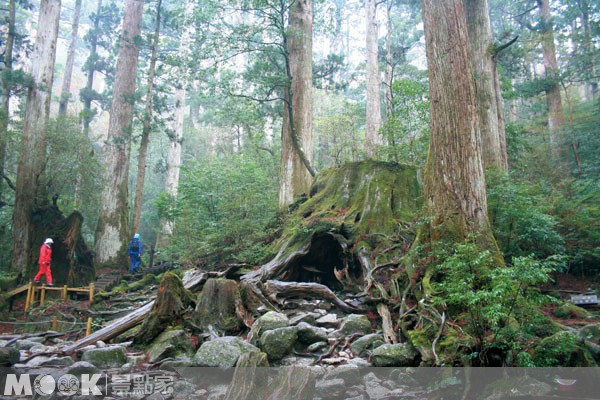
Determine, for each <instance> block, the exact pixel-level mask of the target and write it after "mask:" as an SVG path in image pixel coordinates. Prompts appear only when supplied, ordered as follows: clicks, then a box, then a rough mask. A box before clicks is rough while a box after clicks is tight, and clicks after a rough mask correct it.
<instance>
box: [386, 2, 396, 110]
mask: <svg viewBox="0 0 600 400" xmlns="http://www.w3.org/2000/svg"><path fill="white" fill-rule="evenodd" d="M393 4H394V2H393V1H392V0H387V4H386V5H387V7H386V9H387V15H386V24H387V34H386V38H385V113H386V116H387V117H386V118H389V116H391V115H392V113H393V111H394V110H393V108H394V107H393V100H394V98H393V94H392V84H393V83H394V54H393V53H392V5H393Z"/></svg>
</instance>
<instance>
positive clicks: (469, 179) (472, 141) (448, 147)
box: [421, 0, 495, 247]
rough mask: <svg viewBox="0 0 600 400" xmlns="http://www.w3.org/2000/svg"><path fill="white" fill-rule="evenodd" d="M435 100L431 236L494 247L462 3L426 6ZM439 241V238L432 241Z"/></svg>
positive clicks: (425, 2) (426, 0) (450, 0)
mask: <svg viewBox="0 0 600 400" xmlns="http://www.w3.org/2000/svg"><path fill="white" fill-rule="evenodd" d="M421 3H422V14H423V22H424V25H425V38H426V53H427V62H428V66H429V92H430V98H431V141H430V145H429V156H428V159H427V166H426V171H425V192H426V194H425V198H426V202H427V208H428V213H429V214H430V215H431V217H432V222H431V225H432V227H437V228H439V229H437V230H435V231H432V235H434V233H435V235H439V236H446V234H448V236H450V237H452V238H456V239H458V240H460V239H461V238H462V239H464V238H466V237H467V236H468V235H469V234H476V235H480V236H481V239H482V240H483V243H485V245H486V246H490V247H493V246H494V245H495V241H494V239H493V236H492V233H491V229H490V226H489V222H488V214H487V197H486V187H485V175H484V171H483V163H482V157H481V143H480V141H479V139H480V136H479V120H478V115H477V98H476V88H475V79H474V75H473V68H472V64H471V55H470V53H469V38H468V33H467V27H466V20H465V15H464V10H463V6H462V3H461V0H422V2H421ZM434 239H435V238H434Z"/></svg>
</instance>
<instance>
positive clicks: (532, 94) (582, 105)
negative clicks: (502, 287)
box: [0, 0, 600, 278]
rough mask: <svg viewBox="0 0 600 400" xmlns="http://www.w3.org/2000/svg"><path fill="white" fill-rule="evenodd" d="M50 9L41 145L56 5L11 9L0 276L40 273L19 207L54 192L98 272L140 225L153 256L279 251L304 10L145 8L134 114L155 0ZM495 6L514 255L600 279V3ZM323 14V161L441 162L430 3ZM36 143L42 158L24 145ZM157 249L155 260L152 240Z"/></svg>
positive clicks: (201, 262) (318, 64)
mask: <svg viewBox="0 0 600 400" xmlns="http://www.w3.org/2000/svg"><path fill="white" fill-rule="evenodd" d="M41 3H42V4H44V3H46V6H48V7H49V5H48V4H47V3H54V6H56V5H58V6H59V8H60V19H59V21H58V39H57V41H56V61H55V62H51V63H50V64H51V68H52V69H53V78H52V81H51V82H52V85H51V89H52V90H51V97H50V109H49V115H48V117H49V119H48V123H47V126H46V127H45V128H44V129H43V131H44V132H45V133H44V136H45V137H44V140H41V141H39V142H35V141H33V142H31V141H30V138H29V137H27V138H26V140H25V139H24V137H25V136H24V135H25V134H24V132H25V131H27V129H28V128H27V127H28V126H30V124H31V122H28V115H27V114H28V113H29V112H30V113H34V112H35V110H34V111H29V109H28V108H27V102H28V96H31V95H32V94H31V93H32V90H34V89H37V90H38V91H44V90H45V89H47V88H48V86H47V85H46V86H44V85H40V83H39V82H36V80H35V79H36V78H35V76H34V72H35V69H36V68H37V67H39V66H40V65H42V64H44V62H49V61H48V60H47V59H48V56H47V54H48V53H44V54H45V55H44V54H40V53H36V51H35V50H34V48H35V41H36V32H38V30H39V29H41V25H42V20H41V19H40V2H38V1H29V0H2V1H0V19H1V20H2V23H1V24H0V72H1V87H2V107H3V108H2V110H0V119H1V121H2V124H0V129H1V135H2V137H1V146H0V147H1V148H0V165H1V167H2V170H1V171H0V172H1V173H2V177H3V179H2V181H1V182H0V253H1V254H3V257H2V258H1V259H0V272H1V273H2V274H3V275H8V274H16V273H18V272H24V271H27V269H28V268H29V269H32V268H33V269H35V259H34V258H35V256H34V255H32V254H33V253H35V251H37V248H38V247H39V245H40V244H41V242H39V241H36V240H34V239H33V238H34V237H35V236H34V233H32V232H29V234H28V236H27V235H26V236H27V239H17V238H19V237H20V236H18V235H17V233H19V234H20V232H16V231H20V230H23V229H26V228H25V226H24V225H23V224H22V223H17V222H16V219H15V215H14V214H15V213H16V212H17V208H18V207H20V204H21V203H20V201H27V200H29V201H30V203H29V205H28V206H27V207H29V208H27V207H26V209H27V210H29V213H30V214H31V213H32V212H33V211H35V210H36V209H38V208H40V207H45V206H47V205H49V204H52V203H53V202H54V204H55V205H56V206H57V207H58V208H59V209H60V211H62V213H63V214H64V215H70V214H71V213H72V212H74V211H79V212H80V213H81V215H82V216H83V225H82V227H81V234H82V237H83V238H84V239H85V242H86V243H87V245H88V246H89V247H90V248H92V249H94V252H95V255H96V263H97V265H96V268H97V269H98V268H99V267H100V265H109V266H110V267H111V268H115V269H119V268H121V269H122V270H123V271H125V270H126V269H127V262H126V259H125V253H124V250H125V247H126V246H127V241H128V239H129V238H130V237H131V235H132V234H133V233H134V232H139V233H140V234H141V237H142V239H143V242H144V244H145V245H146V246H147V248H148V247H149V246H155V247H156V251H157V254H156V256H155V260H154V262H155V263H156V262H157V261H160V260H168V261H173V262H176V263H179V264H181V265H184V266H193V265H195V266H207V267H209V268H212V267H213V266H214V264H215V263H217V262H219V261H223V260H227V261H236V262H246V263H249V264H251V265H258V264H260V263H262V262H264V261H265V259H266V257H268V256H269V255H270V254H269V247H268V246H269V244H270V243H271V241H272V240H273V238H274V237H275V236H276V235H277V234H278V232H279V229H280V226H281V222H282V220H283V219H284V218H285V211H286V210H287V208H288V206H289V205H290V204H291V203H292V202H293V200H292V201H290V197H289V196H287V197H286V196H285V195H282V194H285V193H284V192H285V188H284V186H285V184H286V183H285V182H284V181H285V179H283V178H282V166H281V164H282V152H283V153H285V151H284V150H285V148H286V144H284V143H282V132H284V131H285V126H284V125H285V124H286V122H285V121H286V120H287V119H288V118H289V116H286V115H287V113H288V112H290V111H291V108H290V109H288V108H287V105H288V102H287V100H286V99H287V97H286V95H287V94H288V92H289V90H290V86H289V82H290V78H291V77H292V75H293V74H290V71H292V70H294V69H293V68H294V66H295V65H294V62H295V61H294V60H296V59H295V58H291V57H289V56H290V53H291V51H290V47H288V45H289V43H290V42H291V41H293V40H294V34H293V30H291V29H290V27H289V26H288V22H289V21H290V16H289V11H290V9H291V7H292V5H293V3H294V2H292V3H290V2H288V1H287V0H239V1H234V0H231V1H212V0H206V1H200V2H198V1H192V0H187V1H180V0H177V1H174V0H156V1H150V0H147V1H145V2H143V17H142V23H141V25H140V32H139V34H136V35H134V36H133V43H130V47H132V48H133V47H137V49H138V50H139V57H137V58H135V57H134V59H135V60H136V63H134V64H131V65H130V66H129V68H128V69H127V68H125V70H126V71H129V72H130V73H131V72H134V74H133V77H132V78H131V77H130V78H131V79H133V82H134V83H135V92H134V93H125V95H121V96H120V97H119V100H120V101H122V102H123V104H121V106H118V105H115V103H116V102H115V98H114V96H113V93H114V91H115V90H116V86H117V85H115V82H116V81H117V80H118V79H116V75H117V73H118V71H117V69H118V63H117V59H118V58H119V50H120V49H123V48H124V47H123V46H121V42H122V38H123V37H125V36H126V35H125V36H124V35H123V29H124V28H123V27H124V24H125V26H127V23H128V21H127V20H125V21H123V16H124V11H125V9H126V6H127V7H133V6H135V4H133V3H139V4H137V6H138V11H139V10H140V9H141V8H140V7H141V4H142V2H140V1H134V0H129V1H127V2H124V1H117V0H83V1H82V0H63V1H62V6H61V5H60V2H58V1H56V0H43V1H42V2H41ZM125 3H127V4H125ZM304 3H305V2H304ZM465 3H467V4H466V7H468V4H469V3H473V2H469V1H465ZM132 4H133V5H132ZM309 4H310V2H309ZM488 5H489V15H490V19H489V20H490V21H491V30H492V38H493V46H491V48H489V49H487V51H488V52H490V53H493V55H494V57H493V59H494V61H495V64H496V67H497V71H498V76H499V82H498V83H499V88H500V90H501V101H502V105H503V110H504V111H503V119H504V121H503V122H504V126H505V137H506V155H507V160H506V165H505V166H504V167H502V166H500V167H499V168H492V167H490V168H489V169H487V171H486V185H487V201H488V210H489V219H490V223H491V226H492V230H493V234H494V236H495V238H496V241H497V243H498V247H499V249H500V251H501V253H502V255H503V256H504V259H505V260H506V262H507V263H509V264H510V263H511V262H512V261H511V260H513V259H514V258H515V257H531V258H533V259H536V260H553V263H554V264H553V265H559V267H558V268H559V271H560V273H569V274H575V275H577V276H586V277H588V278H593V277H595V276H596V275H597V273H598V272H599V269H600V225H599V221H600V156H599V154H600V100H599V97H598V80H599V79H598V78H599V73H598V71H599V70H600V66H599V65H598V64H599V63H600V51H599V46H600V42H599V39H600V23H599V21H600V3H598V2H595V1H592V0H577V1H573V0H569V1H567V0H552V1H548V0H528V1H515V0H503V1H497V0H489V1H488ZM312 8H313V9H312V13H311V15H310V17H311V19H312V20H311V23H312V24H313V33H312V62H310V63H309V65H310V67H311V74H310V75H309V76H312V78H311V80H312V85H311V87H312V99H311V102H312V103H311V104H309V105H305V108H310V109H311V113H312V115H311V116H310V120H311V122H312V127H310V129H311V131H312V143H311V146H310V147H309V146H307V145H306V144H305V145H304V150H310V154H308V158H309V160H310V161H311V163H310V165H311V167H312V169H314V171H315V172H319V171H323V170H325V169H327V168H330V167H339V166H342V165H344V164H345V163H348V162H353V161H360V160H365V159H377V160H382V161H389V162H396V163H404V164H412V165H414V166H416V167H418V168H419V169H420V170H421V171H422V172H424V169H425V164H426V162H427V152H428V147H429V139H430V101H429V86H428V74H427V57H426V53H425V39H424V29H423V22H422V21H421V5H420V4H419V2H417V1H409V0H404V1H402V0H383V1H379V2H376V3H375V2H374V1H373V0H366V1H360V0H315V1H314V4H313V5H312ZM544 11H549V13H550V14H544ZM125 14H127V13H125ZM130 15H131V14H130ZM129 22H130V21H129ZM373 27H374V28H373ZM132 31H133V30H132ZM548 38H550V39H548ZM48 40H50V39H48ZM548 40H550V43H552V44H553V46H554V47H555V49H554V50H555V58H554V63H555V64H552V63H551V61H552V60H549V59H548V56H549V54H550V53H549V52H548V49H547V48H546V47H545V46H547V45H548V43H549V41H548ZM373 43H374V45H373ZM125 47H127V46H125ZM373 54H375V55H374V56H373ZM36 57H42V58H36ZM44 57H45V58H44ZM373 57H375V58H373ZM373 60H374V62H373ZM309 61H310V60H309ZM553 65H555V68H556V69H554V67H553ZM475 75H476V76H475V79H476V80H477V79H478V77H477V74H475ZM373 77H374V79H373ZM119 79H120V78H119ZM32 88H34V89H32ZM373 93H375V95H373ZM557 96H558V101H559V103H558V107H559V108H558V114H557V111H556V110H557V103H556V99H557ZM373 99H374V100H373ZM128 106H129V107H132V109H131V112H132V115H133V119H132V121H133V122H132V124H131V125H129V124H127V123H125V124H122V125H121V126H122V127H124V128H123V129H122V132H121V134H122V133H123V132H125V134H124V135H120V136H119V135H116V136H115V135H113V134H112V133H110V132H109V131H110V130H111V124H117V122H116V118H117V116H116V114H117V111H119V112H120V111H122V110H126V109H127V107H128ZM111 107H112V109H113V110H115V111H113V112H112V115H111ZM115 107H116V108H115ZM36 109H37V110H38V111H40V110H41V109H43V107H37V108H36ZM549 110H550V112H549ZM31 115H33V114H31ZM31 115H30V118H31ZM112 118H115V121H112ZM42 119H43V116H42ZM36 132H39V131H36ZM35 135H38V136H37V137H40V136H39V134H37V133H36V134H35ZM35 135H34V136H35ZM119 140H120V141H121V142H119ZM28 146H29V147H28ZM119 146H121V149H125V152H126V153H127V156H126V158H123V159H121V161H120V165H121V166H123V167H124V168H126V171H125V172H124V174H123V176H124V178H123V179H124V182H123V184H122V185H121V186H119V187H116V186H114V185H115V183H114V179H115V177H116V175H118V174H115V172H114V171H115V170H114V169H111V168H113V167H112V166H110V165H109V164H111V163H112V165H114V164H115V163H117V164H118V163H119V161H115V160H117V159H118V157H116V156H115V155H114V154H113V153H114V152H113V150H112V148H113V147H119ZM146 146H147V147H146ZM287 146H289V144H288V145H287ZM27 148H29V149H34V150H33V151H37V154H38V155H37V156H34V157H31V156H24V152H25V151H27V150H24V149H27ZM177 151H180V153H179V154H178V153H177ZM27 154H35V153H27ZM111 160H112V161H111ZM20 164H21V165H20ZM34 164H35V165H34ZM144 167H145V168H144ZM20 168H21V169H23V168H24V169H31V170H32V171H33V172H32V174H33V175H32V176H33V178H31V179H30V180H29V181H23V182H25V183H24V184H25V188H24V189H23V190H26V189H27V188H29V187H31V188H33V189H32V190H33V192H28V193H29V194H27V195H25V197H24V199H19V196H18V195H17V196H16V193H18V192H19V190H21V189H20V187H19V180H20V179H21V177H20V175H19V170H20ZM142 172H143V173H142ZM23 179H25V178H23ZM26 182H29V183H26ZM32 182H35V184H32ZM111 187H112V189H113V191H112V192H111V191H110V190H107V188H111ZM110 193H112V195H111V194H110ZM287 194H288V195H289V194H290V193H287ZM291 194H292V195H293V196H296V195H298V194H300V193H293V192H292V193H291ZM103 196H108V197H109V199H110V200H109V202H108V203H110V201H112V204H113V207H112V208H120V209H125V210H126V211H125V215H126V216H127V218H126V219H127V220H126V221H121V222H122V223H120V224H114V225H115V226H117V225H118V226H119V233H118V235H117V236H116V237H117V239H115V240H112V239H111V240H112V242H111V243H112V244H111V245H110V246H112V247H113V248H114V249H113V252H112V253H110V252H108V253H106V250H105V249H106V247H107V246H109V245H107V244H106V243H107V242H110V240H107V239H106V232H105V231H104V230H103V227H104V226H106V225H107V224H109V225H110V224H111V222H110V221H109V222H107V220H108V219H109V218H107V217H106V215H105V214H106V213H107V212H108V211H107V202H106V201H103V198H102V197H103ZM119 196H124V198H123V199H120V198H119ZM121 200H122V201H121ZM108 208H110V207H108ZM109 211H110V210H109ZM418 217H419V216H417V215H415V219H418ZM34 219H35V218H34ZM30 222H31V220H30ZM33 222H35V221H33ZM32 226H33V225H32ZM23 237H25V236H23ZM17 242H18V244H22V245H24V246H25V247H22V246H21V247H19V246H17V245H16V243H17ZM16 253H19V254H21V253H25V254H29V256H28V257H29V258H28V259H26V260H25V261H23V260H22V259H20V258H19V254H16ZM107 254H108V255H107ZM144 257H145V261H146V262H148V258H147V257H148V252H146V254H145V255H144ZM32 265H33V266H32ZM27 278H29V277H27Z"/></svg>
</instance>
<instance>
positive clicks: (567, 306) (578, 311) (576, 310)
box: [553, 302, 590, 319]
mask: <svg viewBox="0 0 600 400" xmlns="http://www.w3.org/2000/svg"><path fill="white" fill-rule="evenodd" d="M553 314H554V316H555V317H557V318H561V319H569V318H576V319H581V318H588V317H589V316H590V313H589V311H587V310H586V309H585V308H581V307H578V306H576V305H575V304H573V303H568V302H567V303H564V304H562V305H561V306H560V307H558V308H557V309H556V310H554V313H553Z"/></svg>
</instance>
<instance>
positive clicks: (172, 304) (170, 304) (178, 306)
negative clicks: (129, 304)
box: [134, 272, 195, 344]
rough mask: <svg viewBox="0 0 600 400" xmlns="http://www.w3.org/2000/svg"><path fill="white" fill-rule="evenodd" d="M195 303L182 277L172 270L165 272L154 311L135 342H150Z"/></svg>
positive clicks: (146, 320) (145, 321) (147, 318)
mask: <svg viewBox="0 0 600 400" xmlns="http://www.w3.org/2000/svg"><path fill="white" fill-rule="evenodd" d="M194 303H195V299H194V297H193V295H192V294H191V293H190V292H189V291H188V290H187V289H186V288H185V287H184V286H183V282H182V281H181V278H179V276H177V275H176V274H174V273H172V272H167V273H165V275H164V276H163V278H162V280H161V282H160V287H159V288H158V294H157V296H156V301H155V303H154V306H153V307H152V311H150V314H148V316H147V317H146V319H145V320H144V322H143V323H142V326H141V328H140V330H139V331H138V332H137V334H136V336H135V338H134V343H137V344H147V343H150V342H151V341H152V340H153V339H154V338H156V337H157V336H158V335H160V334H161V333H162V332H163V331H164V330H165V329H166V328H167V327H168V326H172V325H174V323H176V321H177V320H178V319H179V318H180V317H181V315H182V314H183V313H184V312H185V310H187V308H188V307H190V306H191V305H193V304H194Z"/></svg>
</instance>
